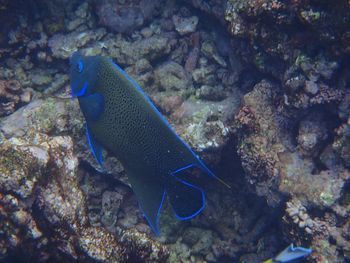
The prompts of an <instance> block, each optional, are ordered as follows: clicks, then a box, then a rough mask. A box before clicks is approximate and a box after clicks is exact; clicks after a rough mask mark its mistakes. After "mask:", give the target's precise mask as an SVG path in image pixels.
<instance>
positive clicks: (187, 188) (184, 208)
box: [166, 165, 205, 220]
mask: <svg viewBox="0 0 350 263" xmlns="http://www.w3.org/2000/svg"><path fill="white" fill-rule="evenodd" d="M191 167H193V165H189V166H186V167H183V168H181V169H179V170H177V171H175V172H172V173H171V174H170V176H169V178H168V180H167V182H166V192H167V194H168V197H169V202H170V204H171V206H172V208H173V210H174V212H175V215H176V217H177V218H178V219H180V220H187V219H191V218H193V217H195V216H196V215H198V214H199V213H200V212H201V211H202V210H203V209H204V207H205V194H204V191H203V189H202V188H200V187H198V186H196V185H194V184H191V183H189V182H188V181H186V180H184V179H182V178H181V177H182V173H183V172H187V171H186V170H188V169H189V168H191Z"/></svg>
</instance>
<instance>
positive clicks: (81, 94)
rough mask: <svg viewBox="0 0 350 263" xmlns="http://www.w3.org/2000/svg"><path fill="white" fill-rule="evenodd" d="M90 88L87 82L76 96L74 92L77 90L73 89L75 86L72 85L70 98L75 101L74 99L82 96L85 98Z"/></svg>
mask: <svg viewBox="0 0 350 263" xmlns="http://www.w3.org/2000/svg"><path fill="white" fill-rule="evenodd" d="M74 86H75V85H74ZM88 86H89V84H88V83H87V82H85V83H84V85H83V87H82V88H81V89H80V90H79V91H78V92H76V93H75V94H74V90H75V88H73V84H72V85H71V88H70V89H71V92H70V96H71V99H73V98H74V97H78V98H79V97H82V96H84V95H85V93H86V90H87V88H88Z"/></svg>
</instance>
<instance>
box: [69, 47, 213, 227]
mask: <svg viewBox="0 0 350 263" xmlns="http://www.w3.org/2000/svg"><path fill="white" fill-rule="evenodd" d="M70 64H71V68H70V75H71V88H72V95H73V96H76V97H78V100H79V104H80V108H81V110H82V112H83V115H84V117H85V120H86V127H87V130H86V131H87V132H86V134H87V137H88V141H89V144H90V147H91V149H92V152H93V155H94V157H95V158H96V160H97V161H98V162H99V163H100V164H101V165H102V162H103V160H102V148H105V149H107V150H108V151H109V152H110V153H112V154H113V155H115V156H116V157H117V158H118V159H119V160H120V162H121V163H122V164H123V166H124V168H125V170H126V173H127V175H128V178H129V181H130V183H131V186H132V188H133V191H134V192H135V194H136V196H137V199H138V202H139V205H140V207H141V209H142V210H143V212H144V214H145V217H146V219H147V221H148V223H149V224H150V226H151V228H152V229H153V231H154V232H155V233H157V234H159V227H158V220H159V216H160V210H161V207H162V204H163V201H164V198H165V196H166V195H167V196H168V199H169V201H170V204H171V206H172V208H173V210H174V212H175V214H176V216H177V218H179V219H181V220H185V219H190V218H192V217H194V216H196V215H197V214H199V213H200V212H201V211H202V210H203V208H204V206H205V195H204V191H203V189H202V188H200V187H198V186H196V185H193V184H191V183H189V181H188V180H186V179H184V178H183V176H182V173H183V172H185V171H187V170H189V169H191V168H194V167H196V168H198V169H199V170H201V171H202V172H204V173H206V174H208V175H210V176H212V177H215V176H214V174H213V173H212V172H211V171H210V170H209V169H208V168H207V167H206V166H205V164H204V163H203V162H202V161H201V160H200V159H199V158H198V157H197V155H196V154H195V153H194V152H193V151H192V150H191V149H190V148H189V147H188V146H187V145H186V144H185V143H184V142H183V140H181V138H180V137H179V136H178V135H177V134H176V133H175V132H174V130H173V129H172V128H171V127H170V125H169V124H168V122H167V121H166V120H165V119H164V117H163V116H162V115H161V113H160V112H159V111H158V110H157V109H156V107H155V106H154V105H153V103H152V102H151V101H150V99H149V98H148V97H147V96H146V95H145V94H144V92H143V91H142V90H141V89H140V88H139V86H138V85H137V84H136V83H135V82H134V81H133V80H132V79H131V78H130V77H129V76H128V75H127V74H126V73H125V72H124V71H123V70H122V69H121V68H120V67H119V66H118V65H116V64H115V63H113V61H112V60H110V59H108V58H106V57H101V56H94V57H84V56H82V55H81V54H79V53H74V54H73V55H72V57H71V61H70Z"/></svg>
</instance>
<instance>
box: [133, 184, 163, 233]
mask: <svg viewBox="0 0 350 263" xmlns="http://www.w3.org/2000/svg"><path fill="white" fill-rule="evenodd" d="M164 198H165V191H164V192H163V196H162V201H161V202H160V205H159V208H158V211H157V216H156V222H155V224H153V223H152V220H150V219H149V218H148V216H147V214H146V213H145V211H143V209H142V206H141V205H140V203H139V207H140V210H141V211H142V213H143V215H144V216H145V218H146V221H147V223H148V225H149V226H150V227H151V229H152V231H153V232H154V233H155V234H156V235H157V236H160V230H159V218H160V211H161V209H162V206H163V203H164Z"/></svg>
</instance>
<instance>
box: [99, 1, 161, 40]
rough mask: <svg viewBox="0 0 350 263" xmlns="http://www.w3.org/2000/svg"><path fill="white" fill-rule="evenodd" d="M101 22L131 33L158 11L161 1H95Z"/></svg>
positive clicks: (114, 29)
mask: <svg viewBox="0 0 350 263" xmlns="http://www.w3.org/2000/svg"><path fill="white" fill-rule="evenodd" d="M95 2H96V6H97V15H98V17H99V19H100V23H101V24H102V25H103V26H107V27H108V28H109V29H110V30H112V31H114V32H118V33H129V32H132V31H133V30H135V29H136V28H139V27H141V26H142V25H143V24H144V23H145V22H146V21H149V20H150V19H151V18H152V17H153V16H154V15H156V14H157V13H158V8H159V6H160V4H161V1H158V0H157V1H150V0H133V1H130V2H125V1H116V0H103V1H95Z"/></svg>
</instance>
